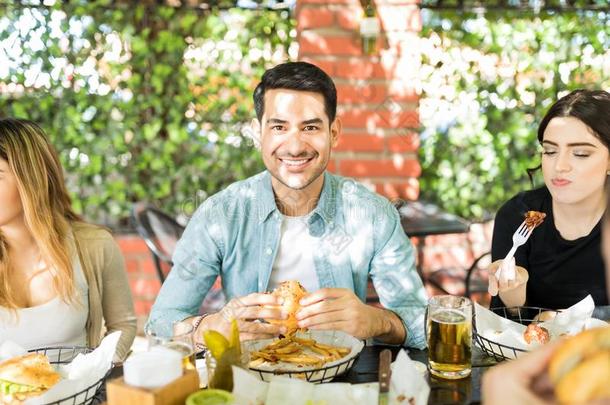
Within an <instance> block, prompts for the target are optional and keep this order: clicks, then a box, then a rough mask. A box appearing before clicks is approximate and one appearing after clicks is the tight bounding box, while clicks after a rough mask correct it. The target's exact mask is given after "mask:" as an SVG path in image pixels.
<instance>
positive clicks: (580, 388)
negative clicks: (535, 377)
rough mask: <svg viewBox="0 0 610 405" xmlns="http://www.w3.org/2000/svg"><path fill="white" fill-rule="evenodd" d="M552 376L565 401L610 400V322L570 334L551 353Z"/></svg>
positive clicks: (561, 399) (560, 398)
mask: <svg viewBox="0 0 610 405" xmlns="http://www.w3.org/2000/svg"><path fill="white" fill-rule="evenodd" d="M549 377H550V379H551V382H552V383H553V386H554V389H555V397H556V398H557V400H558V401H559V403H561V404H579V403H587V402H591V401H596V400H602V399H608V400H610V326H609V327H603V328H595V329H589V330H586V331H584V332H581V333H579V334H578V335H576V336H572V337H570V338H567V339H566V340H565V341H564V342H563V343H562V344H561V345H560V346H559V347H558V348H557V350H556V351H555V353H553V355H552V357H551V360H550V362H549Z"/></svg>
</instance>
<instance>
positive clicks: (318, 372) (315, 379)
mask: <svg viewBox="0 0 610 405" xmlns="http://www.w3.org/2000/svg"><path fill="white" fill-rule="evenodd" d="M298 337H301V338H306V339H314V340H316V341H317V342H319V343H325V344H330V345H333V346H344V347H350V353H348V354H347V355H346V356H344V357H342V358H340V359H337V360H334V361H332V362H330V363H327V364H322V365H321V366H319V367H316V366H311V365H308V366H306V365H303V366H302V367H301V366H293V365H288V364H286V365H285V367H277V368H276V367H273V368H267V367H264V366H255V367H248V368H249V370H250V371H251V372H252V373H254V374H256V375H258V377H259V378H260V379H261V380H263V381H270V380H271V377H273V376H275V375H282V376H285V377H289V378H299V379H301V380H305V381H308V382H311V383H315V384H319V383H325V382H329V381H331V380H332V379H334V378H335V377H338V376H340V375H342V374H345V373H347V372H348V371H349V370H350V369H351V368H352V366H353V365H354V363H355V362H356V360H357V359H358V357H360V353H361V352H362V349H363V348H364V345H365V342H364V341H362V340H360V339H356V338H355V337H353V336H350V335H348V334H346V333H344V332H339V331H311V330H310V331H307V332H299V333H298ZM271 341H272V339H262V340H259V341H249V342H246V344H245V346H244V350H245V352H248V353H249V352H252V351H257V350H259V349H261V348H262V347H264V346H265V345H267V344H268V343H270V342H271Z"/></svg>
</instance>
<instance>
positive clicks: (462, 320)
mask: <svg viewBox="0 0 610 405" xmlns="http://www.w3.org/2000/svg"><path fill="white" fill-rule="evenodd" d="M426 337H427V339H428V368H429V369H430V372H431V373H432V375H434V376H437V377H440V378H446V379H458V378H464V377H468V376H469V375H470V370H471V367H472V364H471V362H472V361H471V351H472V302H471V301H470V300H469V299H468V298H466V297H456V296H453V295H438V296H436V297H432V298H430V301H428V311H427V313H426Z"/></svg>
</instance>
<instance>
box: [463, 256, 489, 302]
mask: <svg viewBox="0 0 610 405" xmlns="http://www.w3.org/2000/svg"><path fill="white" fill-rule="evenodd" d="M490 263H491V252H490V251H488V252H485V253H483V254H482V255H480V256H479V257H477V258H476V259H475V260H474V262H473V263H472V265H471V266H470V268H469V269H468V271H467V272H466V294H465V295H466V297H468V298H470V299H471V300H473V301H476V302H478V303H479V304H481V305H483V306H487V307H489V303H490V302H491V296H490V295H489V293H488V292H487V285H488V279H489V274H488V272H487V268H488V266H489V264H490Z"/></svg>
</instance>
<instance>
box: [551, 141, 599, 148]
mask: <svg viewBox="0 0 610 405" xmlns="http://www.w3.org/2000/svg"><path fill="white" fill-rule="evenodd" d="M542 143H543V144H545V143H547V144H549V145H552V146H559V145H558V144H556V143H555V142H553V141H542ZM568 146H590V147H592V148H597V146H595V145H593V144H592V143H589V142H574V143H569V144H568Z"/></svg>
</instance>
